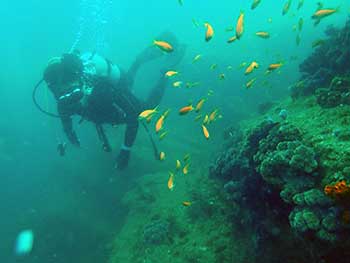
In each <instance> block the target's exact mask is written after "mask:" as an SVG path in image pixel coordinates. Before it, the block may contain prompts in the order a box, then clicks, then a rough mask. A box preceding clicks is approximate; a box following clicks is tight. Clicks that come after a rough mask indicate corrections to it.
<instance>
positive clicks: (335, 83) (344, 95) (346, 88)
mask: <svg viewBox="0 0 350 263" xmlns="http://www.w3.org/2000/svg"><path fill="white" fill-rule="evenodd" d="M315 95H316V98H317V103H318V104H319V105H320V106H321V107H323V108H332V107H336V106H339V105H342V104H347V105H350V78H348V77H335V78H333V80H332V82H331V84H330V86H329V88H328V89H325V88H321V89H318V90H316V94H315Z"/></svg>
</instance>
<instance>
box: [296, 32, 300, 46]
mask: <svg viewBox="0 0 350 263" xmlns="http://www.w3.org/2000/svg"><path fill="white" fill-rule="evenodd" d="M300 41H301V37H300V34H297V36H296V38H295V43H296V44H297V46H299V45H300Z"/></svg>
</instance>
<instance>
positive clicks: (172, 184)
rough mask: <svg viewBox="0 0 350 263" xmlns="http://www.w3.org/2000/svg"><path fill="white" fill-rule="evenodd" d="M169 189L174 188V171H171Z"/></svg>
mask: <svg viewBox="0 0 350 263" xmlns="http://www.w3.org/2000/svg"><path fill="white" fill-rule="evenodd" d="M168 189H169V190H170V191H172V190H173V189H174V174H173V173H172V172H169V179H168Z"/></svg>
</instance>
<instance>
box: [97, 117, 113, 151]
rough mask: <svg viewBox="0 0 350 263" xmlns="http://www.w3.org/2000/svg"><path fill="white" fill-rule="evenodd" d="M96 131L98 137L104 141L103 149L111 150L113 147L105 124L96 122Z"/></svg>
mask: <svg viewBox="0 0 350 263" xmlns="http://www.w3.org/2000/svg"><path fill="white" fill-rule="evenodd" d="M96 131H97V135H98V138H99V139H100V140H101V142H102V147H103V150H104V151H105V152H110V151H111V150H112V148H111V145H110V144H109V141H108V138H107V136H106V133H105V131H104V129H103V126H102V125H101V124H96Z"/></svg>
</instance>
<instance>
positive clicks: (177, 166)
mask: <svg viewBox="0 0 350 263" xmlns="http://www.w3.org/2000/svg"><path fill="white" fill-rule="evenodd" d="M180 169H181V162H180V160H176V170H180Z"/></svg>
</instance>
